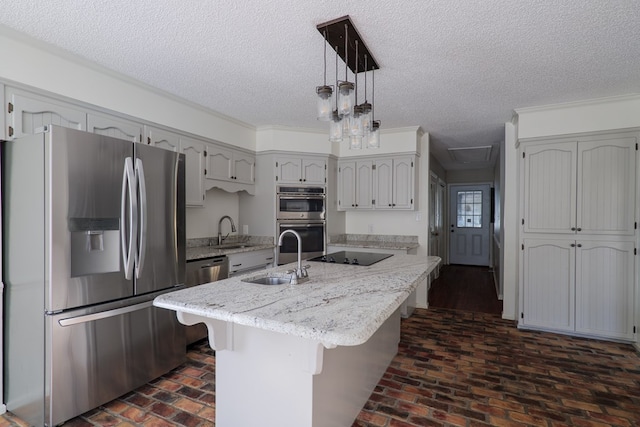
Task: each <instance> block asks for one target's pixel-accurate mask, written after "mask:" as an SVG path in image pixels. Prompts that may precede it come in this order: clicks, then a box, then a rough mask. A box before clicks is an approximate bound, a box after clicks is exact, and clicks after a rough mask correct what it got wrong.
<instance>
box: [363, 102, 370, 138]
mask: <svg viewBox="0 0 640 427" xmlns="http://www.w3.org/2000/svg"><path fill="white" fill-rule="evenodd" d="M360 111H361V112H360V116H361V117H362V129H363V130H364V132H365V133H368V132H369V131H371V126H372V125H371V120H372V117H371V116H372V114H371V104H369V103H368V102H367V101H365V102H364V103H363V104H360Z"/></svg>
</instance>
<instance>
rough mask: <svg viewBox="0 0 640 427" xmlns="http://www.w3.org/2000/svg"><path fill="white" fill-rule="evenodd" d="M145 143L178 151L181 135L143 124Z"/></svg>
mask: <svg viewBox="0 0 640 427" xmlns="http://www.w3.org/2000/svg"><path fill="white" fill-rule="evenodd" d="M144 129H145V141H144V142H145V143H146V144H147V145H153V146H154V147H159V148H164V149H165V150H169V151H174V152H180V138H181V135H180V134H177V133H173V132H171V131H167V130H164V129H158V128H155V127H153V126H145V127H144Z"/></svg>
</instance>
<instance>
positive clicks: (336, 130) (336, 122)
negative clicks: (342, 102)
mask: <svg viewBox="0 0 640 427" xmlns="http://www.w3.org/2000/svg"><path fill="white" fill-rule="evenodd" d="M342 127H343V124H342V120H340V115H339V114H338V110H334V111H333V114H332V115H331V122H330V123H329V141H331V142H341V141H342Z"/></svg>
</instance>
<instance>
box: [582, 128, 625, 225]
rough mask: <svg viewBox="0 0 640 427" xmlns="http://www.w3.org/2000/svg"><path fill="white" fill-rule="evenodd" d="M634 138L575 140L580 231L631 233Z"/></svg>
mask: <svg viewBox="0 0 640 427" xmlns="http://www.w3.org/2000/svg"><path fill="white" fill-rule="evenodd" d="M635 144H636V138H632V137H629V138H617V139H608V140H595V141H586V142H582V141H581V142H580V143H579V144H578V194H577V205H578V211H577V221H576V224H577V227H579V228H580V229H581V231H580V234H609V235H630V236H631V235H633V234H634V222H635V203H634V202H635V190H636V185H635V168H636V151H635Z"/></svg>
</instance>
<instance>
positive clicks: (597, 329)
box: [519, 130, 640, 341]
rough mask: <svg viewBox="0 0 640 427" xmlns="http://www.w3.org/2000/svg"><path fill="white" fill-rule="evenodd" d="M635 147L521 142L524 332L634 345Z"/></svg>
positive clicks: (617, 141)
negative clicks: (600, 339)
mask: <svg viewBox="0 0 640 427" xmlns="http://www.w3.org/2000/svg"><path fill="white" fill-rule="evenodd" d="M639 141H640V131H637V130H635V131H625V132H622V131H620V132H615V133H598V134H583V135H578V136H567V137H558V138H546V139H540V138H536V139H531V140H521V141H520V147H519V151H520V156H521V162H522V163H521V168H520V198H521V199H520V214H521V230H520V231H521V233H520V241H521V257H520V318H519V325H520V326H521V327H524V328H532V329H543V330H552V331H558V332H566V333H570V334H575V335H582V336H590V337H598V338H607V339H615V340H624V341H633V340H634V338H635V333H636V325H634V318H635V317H634V309H635V298H636V296H635V291H636V268H637V267H636V258H637V256H636V229H637V218H636V211H637V205H636V199H637V197H636V189H637V188H638V186H637V175H636V164H637V156H638V142H639Z"/></svg>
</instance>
